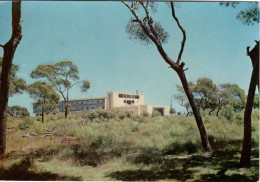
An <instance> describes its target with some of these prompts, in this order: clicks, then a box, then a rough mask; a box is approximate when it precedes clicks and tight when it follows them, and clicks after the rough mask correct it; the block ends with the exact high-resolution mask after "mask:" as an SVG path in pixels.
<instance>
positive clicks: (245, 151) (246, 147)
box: [240, 42, 259, 168]
mask: <svg viewBox="0 0 260 182" xmlns="http://www.w3.org/2000/svg"><path fill="white" fill-rule="evenodd" d="M248 54H249V56H250V58H251V60H252V64H253V71H252V76H251V81H250V85H249V90H248V95H247V102H246V108H245V112H244V142H243V148H242V154H241V159H240V167H246V168H249V167H250V155H251V144H252V142H251V135H252V128H251V114H252V108H253V103H254V96H255V90H256V86H257V84H258V80H259V42H258V43H257V44H256V46H255V47H254V48H253V49H252V51H251V52H248Z"/></svg>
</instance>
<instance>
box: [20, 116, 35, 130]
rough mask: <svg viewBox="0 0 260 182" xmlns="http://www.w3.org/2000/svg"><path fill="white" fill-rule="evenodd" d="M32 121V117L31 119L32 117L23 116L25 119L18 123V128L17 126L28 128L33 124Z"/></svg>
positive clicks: (22, 128) (23, 128)
mask: <svg viewBox="0 0 260 182" xmlns="http://www.w3.org/2000/svg"><path fill="white" fill-rule="evenodd" d="M33 123H34V122H33V119H32V118H25V119H24V120H23V122H22V123H20V124H19V125H18V128H19V129H20V130H26V129H27V128H29V127H30V126H31V125H33Z"/></svg>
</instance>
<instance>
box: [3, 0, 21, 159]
mask: <svg viewBox="0 0 260 182" xmlns="http://www.w3.org/2000/svg"><path fill="white" fill-rule="evenodd" d="M21 39H22V27H21V0H17V1H13V2H12V35H11V38H10V40H9V41H8V42H7V43H6V44H5V45H0V47H2V48H3V50H4V51H3V53H4V55H3V62H2V71H1V79H0V80H1V81H0V82H1V83H0V131H1V133H0V158H3V157H4V154H5V148H6V120H7V106H8V96H9V93H10V80H11V69H12V62H13V57H14V54H15V51H16V48H17V46H18V44H19V43H20V41H21Z"/></svg>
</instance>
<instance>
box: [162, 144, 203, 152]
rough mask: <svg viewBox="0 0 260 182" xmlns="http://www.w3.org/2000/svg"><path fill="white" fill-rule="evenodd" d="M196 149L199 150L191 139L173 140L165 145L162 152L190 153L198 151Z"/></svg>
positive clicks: (197, 145)
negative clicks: (181, 141) (183, 140)
mask: <svg viewBox="0 0 260 182" xmlns="http://www.w3.org/2000/svg"><path fill="white" fill-rule="evenodd" d="M198 150H200V147H199V144H198V143H193V142H191V141H185V142H184V143H180V142H178V141H174V142H173V143H171V144H169V145H167V146H166V147H165V149H164V150H163V153H164V154H166V155H170V154H174V155H176V154H183V153H187V154H192V153H196V152H198Z"/></svg>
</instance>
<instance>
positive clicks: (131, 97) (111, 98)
mask: <svg viewBox="0 0 260 182" xmlns="http://www.w3.org/2000/svg"><path fill="white" fill-rule="evenodd" d="M69 105H70V111H71V112H76V111H89V110H93V109H104V110H121V111H129V112H130V113H132V114H135V115H142V114H148V115H151V114H152V113H153V112H154V111H158V112H160V113H161V114H162V115H163V116H167V115H169V114H170V107H169V106H154V105H145V104H144V95H142V94H139V93H138V92H136V93H135V94H127V93H120V92H108V93H107V96H106V97H97V98H86V99H72V100H69ZM58 107H59V110H60V112H64V111H65V102H64V101H60V102H59V105H58ZM33 112H34V113H35V114H36V115H37V114H41V109H40V108H37V107H36V106H34V108H33Z"/></svg>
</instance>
